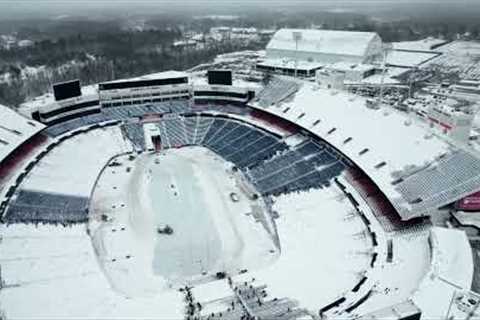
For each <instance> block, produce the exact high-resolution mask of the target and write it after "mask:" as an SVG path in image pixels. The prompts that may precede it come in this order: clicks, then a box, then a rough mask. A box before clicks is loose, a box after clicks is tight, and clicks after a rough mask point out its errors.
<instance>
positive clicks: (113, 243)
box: [91, 147, 279, 296]
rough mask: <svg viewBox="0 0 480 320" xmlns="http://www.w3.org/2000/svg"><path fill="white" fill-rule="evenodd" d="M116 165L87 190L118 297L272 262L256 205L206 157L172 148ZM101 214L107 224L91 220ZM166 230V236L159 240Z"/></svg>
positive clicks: (273, 252)
mask: <svg viewBox="0 0 480 320" xmlns="http://www.w3.org/2000/svg"><path fill="white" fill-rule="evenodd" d="M115 161H116V162H119V163H122V165H121V166H115V167H108V168H106V170H105V171H104V173H103V175H102V177H101V178H100V180H99V183H98V185H97V187H96V190H95V192H94V196H93V208H92V212H93V214H94V215H95V221H93V222H92V224H91V229H92V235H93V239H94V246H95V248H96V250H97V253H98V255H99V259H100V261H101V262H102V264H103V266H104V268H105V271H106V274H107V277H108V278H109V279H110V281H111V283H112V286H114V287H115V288H116V289H117V290H119V291H120V292H122V293H124V294H126V295H128V296H142V295H151V294H155V293H156V292H157V291H162V290H167V289H168V288H170V287H179V286H184V285H185V284H186V283H189V282H191V281H193V282H195V283H196V282H198V281H206V280H205V278H211V277H212V276H213V275H214V274H215V273H216V272H220V271H227V272H230V273H237V272H239V271H240V270H242V269H245V268H248V269H255V268H261V267H264V266H266V265H269V264H271V263H272V262H273V261H274V260H275V259H277V257H278V253H279V252H278V249H277V248H276V246H275V243H274V241H273V239H272V236H271V235H270V234H269V233H267V232H266V230H265V229H264V227H263V225H262V224H261V223H259V222H257V221H256V220H255V218H254V217H253V216H252V215H251V212H252V210H254V209H253V207H254V205H255V203H254V202H259V201H260V200H249V199H248V198H247V196H246V195H245V194H243V191H242V189H241V188H239V186H238V185H237V180H236V179H235V178H234V177H233V176H232V174H231V173H230V170H229V169H228V168H227V167H225V162H224V161H223V160H221V159H219V158H218V157H216V156H215V155H214V154H213V153H211V152H210V151H208V150H206V149H204V148H201V147H193V148H182V149H172V150H167V151H165V152H164V153H162V154H161V155H159V156H157V155H154V154H146V155H142V156H140V157H139V158H138V159H136V160H135V161H130V160H128V157H127V156H123V157H120V158H117V159H115ZM127 167H130V169H127ZM232 194H235V195H236V197H237V198H238V199H237V200H232V199H233V198H232ZM101 214H104V215H106V216H108V217H109V219H110V221H109V222H107V223H101V222H100V221H98V219H99V216H100V215H101ZM166 225H168V226H170V227H172V229H173V234H171V235H164V234H158V232H157V228H163V227H165V226H166ZM202 279H203V280H202Z"/></svg>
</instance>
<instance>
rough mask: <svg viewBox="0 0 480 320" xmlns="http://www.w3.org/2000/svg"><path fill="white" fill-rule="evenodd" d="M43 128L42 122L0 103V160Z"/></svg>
mask: <svg viewBox="0 0 480 320" xmlns="http://www.w3.org/2000/svg"><path fill="white" fill-rule="evenodd" d="M43 128H45V126H44V125H43V124H41V123H39V122H36V121H33V120H30V119H26V118H24V117H22V116H21V115H19V114H18V113H16V112H15V111H13V110H12V109H10V108H8V107H5V106H3V105H0V161H2V160H3V159H4V158H5V157H6V156H8V155H9V154H10V153H11V152H12V151H13V150H15V149H16V148H17V147H18V146H19V145H20V144H22V143H23V142H24V141H26V140H27V139H29V138H30V137H31V136H33V135H34V134H36V133H37V132H39V131H40V130H42V129H43Z"/></svg>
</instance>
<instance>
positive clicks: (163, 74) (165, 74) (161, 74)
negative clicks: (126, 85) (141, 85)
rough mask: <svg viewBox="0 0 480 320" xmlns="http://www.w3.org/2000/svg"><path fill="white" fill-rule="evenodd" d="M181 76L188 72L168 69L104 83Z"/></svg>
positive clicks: (185, 75) (186, 75)
mask: <svg viewBox="0 0 480 320" xmlns="http://www.w3.org/2000/svg"><path fill="white" fill-rule="evenodd" d="M181 77H188V74H187V73H186V72H182V71H175V70H169V71H163V72H156V73H150V74H146V75H142V76H139V77H133V78H128V79H118V80H113V81H107V82H104V83H116V82H126V81H138V80H153V79H169V78H181Z"/></svg>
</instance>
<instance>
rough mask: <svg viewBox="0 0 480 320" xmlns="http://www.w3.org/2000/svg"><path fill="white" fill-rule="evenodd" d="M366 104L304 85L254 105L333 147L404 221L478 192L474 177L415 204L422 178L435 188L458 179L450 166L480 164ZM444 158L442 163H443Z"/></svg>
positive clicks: (402, 116) (425, 130)
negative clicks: (416, 188) (289, 95)
mask: <svg viewBox="0 0 480 320" xmlns="http://www.w3.org/2000/svg"><path fill="white" fill-rule="evenodd" d="M367 101H368V99H365V98H362V97H359V96H354V95H351V94H348V93H347V92H343V91H332V90H326V89H320V88H319V87H318V86H316V85H314V84H310V83H305V84H304V85H303V87H302V88H301V89H300V90H299V91H298V92H297V93H296V94H295V95H294V96H293V97H292V98H291V99H288V102H283V103H280V104H277V105H271V104H263V106H265V105H266V106H267V107H266V108H264V107H262V106H261V105H259V104H258V102H253V103H252V106H254V107H258V108H262V109H265V111H267V112H270V113H273V114H276V115H278V116H280V117H282V118H285V119H287V120H290V121H292V122H295V123H297V124H298V125H300V126H302V127H304V128H306V129H308V130H310V131H311V132H313V133H314V134H316V135H318V136H319V137H321V138H323V139H324V140H326V141H327V142H329V143H330V144H331V145H333V146H334V147H335V148H337V149H338V150H339V151H340V152H342V153H343V154H344V155H346V156H347V157H348V158H349V159H350V160H352V161H353V162H355V163H356V165H357V166H359V167H360V168H361V169H362V170H363V171H365V172H366V173H367V174H368V175H369V176H370V177H371V178H372V179H373V180H374V181H375V183H376V184H377V185H378V186H379V187H380V189H381V190H382V191H383V192H384V193H385V194H386V196H387V197H388V198H389V199H390V200H391V201H392V203H393V204H394V206H395V207H396V209H397V211H398V212H399V213H400V214H401V215H402V217H403V218H405V219H408V218H411V217H412V216H416V215H422V214H426V213H428V211H429V210H432V209H433V208H435V207H436V206H437V205H438V206H441V205H442V204H446V203H448V201H454V200H456V199H453V200H452V198H455V197H461V196H462V195H464V194H465V193H466V192H467V191H466V190H465V188H466V189H468V191H476V190H475V189H480V183H479V184H477V183H476V182H477V181H476V179H477V178H478V175H477V174H474V173H473V174H472V176H471V178H472V179H468V180H469V181H468V183H469V184H470V183H472V184H471V185H469V186H468V187H466V186H465V185H461V186H459V185H458V184H454V183H452V185H449V186H445V187H444V188H445V189H441V190H439V191H438V193H433V191H432V193H429V194H428V195H427V194H426V193H425V195H424V196H425V199H423V198H422V200H421V201H419V203H416V201H415V200H418V199H417V198H415V199H412V198H411V197H412V196H411V194H410V191H411V190H412V188H413V187H412V188H411V185H412V183H413V182H415V181H416V179H417V178H418V177H421V176H420V174H419V173H421V172H424V173H429V174H432V176H433V177H434V178H435V179H437V180H434V181H435V182H437V181H450V180H447V178H451V177H458V176H457V175H458V174H460V173H459V172H457V171H455V170H454V168H452V167H451V165H450V164H451V161H450V160H452V161H453V160H455V159H456V160H455V161H460V159H461V161H466V162H467V163H468V164H467V165H466V166H468V167H469V168H470V167H472V168H473V167H474V166H475V165H476V163H477V162H479V163H480V160H478V158H477V157H476V156H473V155H470V154H468V153H466V152H465V151H463V150H458V149H456V148H455V147H454V146H452V145H451V144H450V143H448V142H447V141H445V140H443V139H441V138H439V137H437V136H435V135H433V134H432V133H431V132H430V131H429V130H428V128H425V127H423V126H421V124H420V123H416V122H415V121H414V120H412V119H410V118H409V117H408V116H407V115H405V114H403V113H400V112H398V111H395V110H394V109H390V108H387V107H383V108H382V109H380V110H375V109H371V108H368V107H367V104H368V102H367ZM314 123H316V124H315V125H314ZM440 156H442V157H443V162H442V161H439V157H440ZM437 165H438V168H437ZM428 166H430V167H428ZM427 167H428V168H427ZM423 169H425V170H423ZM442 170H447V171H448V172H447V173H446V174H445V173H442ZM459 170H460V168H459ZM462 170H463V169H462ZM463 171H465V170H463ZM414 172H415V174H413V173H414ZM443 174H444V175H443ZM400 178H405V181H404V183H399V184H396V183H395V182H397V181H398V180H399V179H400ZM428 178H431V177H430V176H429V177H428ZM442 179H443V180H442ZM452 179H453V178H452ZM453 180H455V179H453ZM457 180H458V179H457ZM455 181H456V180H455ZM457 183H458V181H457ZM462 183H463V182H462ZM426 190H427V191H429V192H430V190H433V188H432V189H429V188H427V189H426ZM444 191H446V192H447V193H446V194H445V193H443V192H444ZM419 196H421V195H417V197H419ZM440 202H442V203H440Z"/></svg>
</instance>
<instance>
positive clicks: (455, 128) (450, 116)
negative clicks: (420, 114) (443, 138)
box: [427, 106, 475, 143]
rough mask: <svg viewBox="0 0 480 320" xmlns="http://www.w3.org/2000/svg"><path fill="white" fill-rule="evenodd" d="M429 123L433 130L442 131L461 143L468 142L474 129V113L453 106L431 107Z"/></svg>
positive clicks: (428, 115)
mask: <svg viewBox="0 0 480 320" xmlns="http://www.w3.org/2000/svg"><path fill="white" fill-rule="evenodd" d="M427 117H428V122H429V124H430V127H431V128H432V129H435V130H438V131H440V132H441V133H442V134H445V135H447V136H449V137H450V138H452V139H455V140H457V141H460V142H464V143H466V142H468V138H469V137H470V131H471V129H472V124H473V119H474V117H475V115H474V113H473V112H467V111H464V110H461V109H456V108H454V107H451V106H431V107H430V108H429V109H428V114H427Z"/></svg>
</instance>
